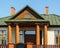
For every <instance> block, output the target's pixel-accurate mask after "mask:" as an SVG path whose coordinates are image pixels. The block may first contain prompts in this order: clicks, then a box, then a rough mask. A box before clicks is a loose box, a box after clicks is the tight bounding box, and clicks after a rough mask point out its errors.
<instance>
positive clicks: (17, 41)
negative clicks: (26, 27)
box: [16, 24, 20, 44]
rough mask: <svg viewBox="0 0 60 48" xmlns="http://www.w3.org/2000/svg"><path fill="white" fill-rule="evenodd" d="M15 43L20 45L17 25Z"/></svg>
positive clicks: (17, 26)
mask: <svg viewBox="0 0 60 48" xmlns="http://www.w3.org/2000/svg"><path fill="white" fill-rule="evenodd" d="M16 43H17V44H18V43H20V37H19V25H18V24H16Z"/></svg>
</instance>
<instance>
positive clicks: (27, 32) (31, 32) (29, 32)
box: [25, 31, 36, 34]
mask: <svg viewBox="0 0 60 48" xmlns="http://www.w3.org/2000/svg"><path fill="white" fill-rule="evenodd" d="M25 34H36V33H35V31H26V32H25Z"/></svg>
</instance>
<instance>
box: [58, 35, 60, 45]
mask: <svg viewBox="0 0 60 48" xmlns="http://www.w3.org/2000/svg"><path fill="white" fill-rule="evenodd" d="M58 45H60V34H58Z"/></svg>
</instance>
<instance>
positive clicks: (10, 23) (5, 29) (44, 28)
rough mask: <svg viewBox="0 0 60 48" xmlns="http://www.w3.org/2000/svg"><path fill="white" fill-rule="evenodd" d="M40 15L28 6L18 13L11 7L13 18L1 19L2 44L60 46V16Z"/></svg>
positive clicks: (11, 45)
mask: <svg viewBox="0 0 60 48" xmlns="http://www.w3.org/2000/svg"><path fill="white" fill-rule="evenodd" d="M48 9H49V8H48V7H46V8H45V10H46V14H38V13H37V12H36V11H34V10H33V9H32V8H31V7H29V6H26V7H24V8H23V9H22V10H21V11H19V12H18V13H15V8H14V7H11V16H7V17H3V18H0V44H8V45H9V46H8V47H9V48H14V45H13V44H18V43H28V42H30V43H33V44H35V45H37V46H38V45H60V16H59V15H56V14H48Z"/></svg>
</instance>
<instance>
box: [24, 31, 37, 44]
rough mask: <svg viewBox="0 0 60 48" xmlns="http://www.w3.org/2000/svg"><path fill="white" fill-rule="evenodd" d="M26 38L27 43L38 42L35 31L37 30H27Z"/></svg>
mask: <svg viewBox="0 0 60 48" xmlns="http://www.w3.org/2000/svg"><path fill="white" fill-rule="evenodd" d="M24 39H25V43H27V42H31V43H34V44H36V33H35V31H26V32H25V36H24Z"/></svg>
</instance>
